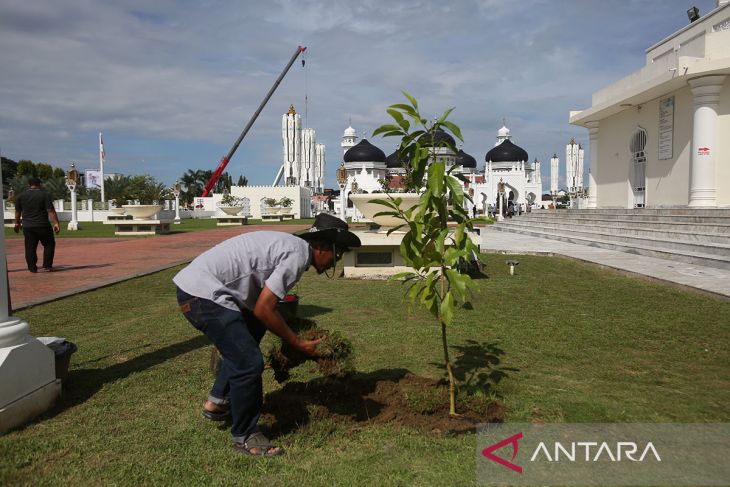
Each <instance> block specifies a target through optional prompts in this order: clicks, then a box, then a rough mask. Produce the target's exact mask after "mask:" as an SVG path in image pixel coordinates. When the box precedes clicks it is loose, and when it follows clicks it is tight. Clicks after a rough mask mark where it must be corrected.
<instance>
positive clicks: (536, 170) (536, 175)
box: [532, 157, 542, 192]
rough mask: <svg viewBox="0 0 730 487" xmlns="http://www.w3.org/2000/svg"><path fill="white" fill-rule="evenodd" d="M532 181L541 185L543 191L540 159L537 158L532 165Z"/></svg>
mask: <svg viewBox="0 0 730 487" xmlns="http://www.w3.org/2000/svg"><path fill="white" fill-rule="evenodd" d="M532 182H534V183H535V184H539V185H540V191H541V192H542V176H541V175H540V161H538V160H537V157H536V158H535V162H534V163H533V165H532Z"/></svg>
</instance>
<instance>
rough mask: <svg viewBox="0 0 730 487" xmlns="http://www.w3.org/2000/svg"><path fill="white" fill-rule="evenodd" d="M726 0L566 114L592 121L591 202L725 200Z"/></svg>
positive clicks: (710, 203) (728, 161)
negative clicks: (642, 63)
mask: <svg viewBox="0 0 730 487" xmlns="http://www.w3.org/2000/svg"><path fill="white" fill-rule="evenodd" d="M728 75H730V2H728V1H727V0H719V1H718V2H717V5H716V7H715V8H714V9H713V10H711V11H710V12H708V13H707V14H705V15H704V16H702V17H700V18H699V19H698V20H695V21H694V22H692V23H690V24H689V25H687V26H685V27H684V28H682V29H680V30H679V31H677V32H675V33H674V34H672V35H670V36H669V37H667V38H666V39H664V40H662V41H660V42H658V43H657V44H655V45H653V46H651V47H649V48H648V49H647V50H646V65H645V66H644V67H643V68H641V69H640V70H638V71H636V72H634V73H633V74H630V75H629V76H627V77H625V78H623V79H621V80H619V81H617V82H615V83H613V84H612V85H610V86H608V87H606V88H604V89H602V90H599V91H597V92H595V93H594V94H593V98H592V105H591V107H590V108H588V109H585V110H583V111H579V112H571V113H570V123H571V124H574V125H580V126H583V127H586V128H588V130H589V135H590V146H589V166H590V172H589V183H588V186H589V187H588V195H589V199H588V207H589V208H634V207H655V208H658V207H677V206H679V207H682V206H689V207H707V208H718V207H730V137H728V134H730V76H728Z"/></svg>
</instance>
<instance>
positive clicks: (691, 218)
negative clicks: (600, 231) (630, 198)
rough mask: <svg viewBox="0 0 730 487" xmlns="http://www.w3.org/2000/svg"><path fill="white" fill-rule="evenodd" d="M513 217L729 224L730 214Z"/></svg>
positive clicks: (539, 214)
mask: <svg viewBox="0 0 730 487" xmlns="http://www.w3.org/2000/svg"><path fill="white" fill-rule="evenodd" d="M515 218H529V219H539V220H553V219H560V220H565V221H593V220H618V221H647V222H662V223H674V222H677V223H700V224H707V225H712V224H719V225H730V216H724V215H708V216H703V215H690V214H669V213H667V214H636V213H625V212H621V213H618V212H614V213H565V212H563V211H533V212H530V213H523V214H522V215H520V216H518V217H515Z"/></svg>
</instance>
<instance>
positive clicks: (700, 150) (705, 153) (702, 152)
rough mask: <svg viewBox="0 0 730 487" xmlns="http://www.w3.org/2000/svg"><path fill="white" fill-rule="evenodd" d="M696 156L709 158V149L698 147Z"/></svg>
mask: <svg viewBox="0 0 730 487" xmlns="http://www.w3.org/2000/svg"><path fill="white" fill-rule="evenodd" d="M697 154H699V155H701V156H709V155H710V148H709V147H700V148H698V149H697Z"/></svg>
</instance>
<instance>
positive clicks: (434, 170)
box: [428, 161, 446, 198]
mask: <svg viewBox="0 0 730 487" xmlns="http://www.w3.org/2000/svg"><path fill="white" fill-rule="evenodd" d="M445 168H446V166H445V164H444V163H443V161H436V162H432V163H431V165H430V166H429V167H428V190H429V191H430V192H431V194H432V195H433V196H434V197H436V198H441V197H442V196H443V194H444V171H445Z"/></svg>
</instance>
